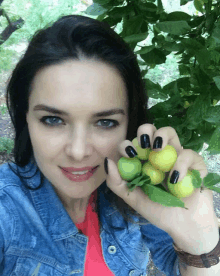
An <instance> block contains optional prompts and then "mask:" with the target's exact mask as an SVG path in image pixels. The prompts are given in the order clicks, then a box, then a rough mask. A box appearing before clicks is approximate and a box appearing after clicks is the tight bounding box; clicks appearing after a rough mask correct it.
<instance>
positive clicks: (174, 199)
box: [117, 137, 220, 208]
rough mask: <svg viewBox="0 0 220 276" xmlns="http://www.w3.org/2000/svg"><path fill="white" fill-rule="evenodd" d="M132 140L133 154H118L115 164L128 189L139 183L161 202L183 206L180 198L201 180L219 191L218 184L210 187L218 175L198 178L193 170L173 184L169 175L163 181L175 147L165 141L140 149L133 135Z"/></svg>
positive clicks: (150, 195) (190, 192)
mask: <svg viewBox="0 0 220 276" xmlns="http://www.w3.org/2000/svg"><path fill="white" fill-rule="evenodd" d="M132 144H133V145H134V146H135V148H136V151H137V156H135V157H133V158H127V157H121V158H120V159H119V161H118V164H117V165H118V171H119V173H120V175H121V178H122V179H123V180H126V181H127V186H128V188H129V191H133V190H134V189H135V188H136V187H137V186H140V188H141V189H142V190H143V191H144V193H145V194H147V195H148V196H149V198H150V199H151V200H153V201H155V202H158V203H160V204H162V205H164V206H176V207H183V208H185V207H184V202H183V201H181V200H180V198H184V197H188V196H190V195H192V194H193V192H194V191H195V189H196V188H200V187H201V185H202V181H203V182H204V183H203V185H204V186H206V187H207V188H208V189H212V190H214V191H217V192H220V189H219V188H216V187H213V186H214V185H216V184H217V183H218V182H219V181H220V177H219V175H217V174H208V175H207V176H206V177H205V178H204V179H203V180H202V179H201V177H200V173H199V171H197V170H191V171H190V170H188V172H187V175H186V176H185V177H184V178H183V180H182V181H179V182H177V183H176V184H171V183H170V178H168V179H167V181H166V183H165V178H166V173H168V174H169V172H170V171H171V170H172V168H173V166H174V164H175V162H176V160H177V152H176V150H175V148H174V147H173V146H171V145H167V146H166V147H165V148H164V149H163V150H161V151H158V152H155V151H153V150H151V149H150V148H147V149H143V148H141V147H140V146H139V144H138V140H137V137H136V138H134V139H133V140H132ZM201 188H202V187H201Z"/></svg>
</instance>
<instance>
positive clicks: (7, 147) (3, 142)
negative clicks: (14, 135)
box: [0, 137, 14, 154]
mask: <svg viewBox="0 0 220 276" xmlns="http://www.w3.org/2000/svg"><path fill="white" fill-rule="evenodd" d="M13 148H14V141H13V140H11V139H9V138H6V137H0V152H5V151H7V153H8V154H10V153H11V152H12V150H13Z"/></svg>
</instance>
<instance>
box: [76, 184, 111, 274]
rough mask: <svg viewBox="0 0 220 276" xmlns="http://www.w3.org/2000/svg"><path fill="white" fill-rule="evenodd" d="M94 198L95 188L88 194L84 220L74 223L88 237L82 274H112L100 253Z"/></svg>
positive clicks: (95, 196)
mask: <svg viewBox="0 0 220 276" xmlns="http://www.w3.org/2000/svg"><path fill="white" fill-rule="evenodd" d="M96 200H97V189H96V190H95V191H94V192H93V193H92V194H91V196H90V199H89V204H88V206H87V209H86V216H85V220H84V221H83V222H82V223H78V224H76V227H77V228H78V229H79V230H82V232H83V234H84V235H86V236H88V238H89V242H88V246H87V255H86V262H85V273H84V276H90V275H94V272H95V275H96V276H103V275H105V276H114V274H113V273H112V272H111V271H110V269H109V268H108V267H107V265H106V263H105V261H104V258H103V255H102V247H101V239H100V236H99V221H98V214H97V213H96V212H95V207H96Z"/></svg>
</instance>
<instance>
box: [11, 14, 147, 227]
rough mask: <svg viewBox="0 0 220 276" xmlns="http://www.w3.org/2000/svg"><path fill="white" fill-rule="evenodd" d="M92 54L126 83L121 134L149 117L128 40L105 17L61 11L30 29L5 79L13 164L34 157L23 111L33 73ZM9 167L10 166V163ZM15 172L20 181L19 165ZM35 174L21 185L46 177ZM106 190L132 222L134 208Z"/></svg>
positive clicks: (132, 133)
mask: <svg viewBox="0 0 220 276" xmlns="http://www.w3.org/2000/svg"><path fill="white" fill-rule="evenodd" d="M91 59H93V60H97V61H101V62H104V63H106V64H109V65H111V66H114V67H115V68H117V70H118V72H119V73H120V76H121V77H122V79H123V80H124V82H125V84H126V88H127V95H128V99H129V123H128V130H127V137H126V139H128V140H133V139H134V138H135V137H136V136H137V129H138V127H139V126H140V125H142V124H145V123H152V119H150V114H149V112H148V110H147V108H148V106H147V104H148V96H147V91H146V89H145V83H144V81H143V79H142V76H141V71H140V68H139V66H138V62H137V58H136V56H135V54H134V52H133V51H132V50H131V49H130V47H129V45H128V44H127V43H125V41H124V40H123V39H122V38H121V37H120V36H119V35H118V34H117V33H116V32H115V31H114V30H113V29H111V28H110V26H109V25H108V24H107V23H104V22H100V21H98V20H95V19H92V18H89V17H85V16H81V15H68V16H63V17H61V18H59V19H58V20H57V21H56V22H54V23H50V24H49V25H47V26H46V27H45V28H43V29H41V30H38V31H37V32H36V33H35V34H34V36H33V37H32V39H31V41H30V43H29V45H28V48H27V50H26V52H25V54H24V55H23V57H22V58H21V59H20V61H19V62H18V63H17V65H16V67H15V69H14V70H13V72H12V75H11V77H10V80H9V83H8V85H7V91H6V102H7V108H8V111H9V114H10V117H11V120H12V123H13V125H14V128H15V142H14V150H13V153H14V159H15V162H13V161H12V160H10V161H12V162H13V163H14V164H16V165H17V166H20V167H24V166H25V165H27V164H28V163H29V162H30V160H31V158H33V149H32V144H31V140H30V136H29V132H28V126H27V122H26V113H27V112H28V99H29V95H30V92H31V87H32V82H33V79H34V77H35V75H36V73H37V72H38V71H39V70H40V69H42V68H44V67H47V66H50V65H55V64H61V63H63V62H65V61H67V60H91ZM9 166H10V164H9ZM10 168H11V170H13V168H12V167H11V166H10ZM38 171H40V169H39V168H38V167H37V170H36V172H35V174H36V173H37V172H38ZM13 172H15V171H14V170H13ZM15 173H16V174H17V175H18V176H19V177H20V179H21V181H22V177H21V175H20V174H19V172H18V170H17V172H15ZM40 176H41V183H40V185H39V186H38V187H37V188H33V187H32V188H31V187H29V186H28V187H27V186H26V187H27V188H28V189H34V190H35V189H39V188H41V186H42V185H43V181H44V178H45V176H44V175H43V174H42V172H41V171H40ZM22 182H23V181H22ZM23 183H24V182H23ZM24 185H25V183H24ZM107 192H108V194H110V195H111V196H110V198H111V202H112V203H115V205H116V206H117V209H118V211H119V212H120V213H121V214H122V216H123V217H124V218H125V219H126V220H127V221H132V222H134V221H133V220H131V219H130V218H129V216H128V215H129V214H133V215H136V216H139V214H138V213H137V212H136V211H135V210H134V209H132V208H131V207H130V206H129V205H128V204H126V203H125V202H124V200H123V199H121V198H120V197H118V196H117V195H115V194H114V193H113V192H112V191H111V190H110V189H108V191H107ZM134 223H135V222H134Z"/></svg>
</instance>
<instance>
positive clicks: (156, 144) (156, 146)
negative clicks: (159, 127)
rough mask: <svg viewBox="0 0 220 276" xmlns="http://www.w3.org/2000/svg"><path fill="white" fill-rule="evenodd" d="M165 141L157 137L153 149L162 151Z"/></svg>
mask: <svg viewBox="0 0 220 276" xmlns="http://www.w3.org/2000/svg"><path fill="white" fill-rule="evenodd" d="M162 143H163V139H162V137H160V136H157V137H156V139H155V140H154V145H153V149H160V148H162Z"/></svg>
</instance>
